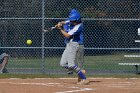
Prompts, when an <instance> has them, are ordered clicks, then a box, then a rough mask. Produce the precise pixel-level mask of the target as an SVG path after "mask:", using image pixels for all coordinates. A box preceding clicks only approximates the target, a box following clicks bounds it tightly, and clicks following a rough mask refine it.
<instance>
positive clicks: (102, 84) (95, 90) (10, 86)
mask: <svg viewBox="0 0 140 93" xmlns="http://www.w3.org/2000/svg"><path fill="white" fill-rule="evenodd" d="M89 81H90V83H89V85H77V84H76V82H77V79H76V78H43V79H42V78H41V79H40V78H36V79H16V78H11V79H0V93H140V79H139V78H89Z"/></svg>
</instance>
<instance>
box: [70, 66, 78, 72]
mask: <svg viewBox="0 0 140 93" xmlns="http://www.w3.org/2000/svg"><path fill="white" fill-rule="evenodd" d="M69 68H70V69H72V70H73V71H75V72H76V73H78V72H79V71H80V68H79V67H78V66H70V67H69Z"/></svg>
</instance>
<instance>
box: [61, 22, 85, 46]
mask: <svg viewBox="0 0 140 93" xmlns="http://www.w3.org/2000/svg"><path fill="white" fill-rule="evenodd" d="M65 22H66V24H65V25H64V26H63V27H64V30H65V31H66V32H67V33H68V34H69V35H71V37H70V38H65V43H67V42H69V41H70V40H71V39H72V41H73V42H78V43H79V44H81V45H82V44H83V41H84V36H83V23H79V24H78V25H72V24H71V23H70V21H69V20H67V21H65Z"/></svg>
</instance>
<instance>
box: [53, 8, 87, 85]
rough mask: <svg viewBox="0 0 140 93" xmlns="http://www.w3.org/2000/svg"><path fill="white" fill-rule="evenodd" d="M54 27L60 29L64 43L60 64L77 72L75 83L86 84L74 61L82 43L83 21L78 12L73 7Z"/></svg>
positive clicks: (82, 73)
mask: <svg viewBox="0 0 140 93" xmlns="http://www.w3.org/2000/svg"><path fill="white" fill-rule="evenodd" d="M55 27H56V28H57V29H59V30H60V31H61V33H62V35H63V36H64V37H65V41H64V42H65V43H66V48H65V50H64V52H63V54H62V58H61V61H60V65H61V66H62V67H64V68H66V69H68V70H72V71H74V72H76V73H77V75H78V78H79V79H80V81H79V82H78V83H77V84H82V85H85V84H88V83H89V81H88V80H87V78H86V76H85V74H84V72H83V71H82V70H81V69H80V67H78V65H77V64H76V63H75V61H76V57H77V53H78V51H79V49H80V48H81V47H80V46H81V45H83V23H82V21H81V16H80V13H79V12H78V11H77V10H75V9H73V10H71V12H70V14H69V18H68V20H66V21H62V22H59V23H58V24H57V25H55Z"/></svg>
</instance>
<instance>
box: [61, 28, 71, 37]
mask: <svg viewBox="0 0 140 93" xmlns="http://www.w3.org/2000/svg"><path fill="white" fill-rule="evenodd" d="M60 31H61V33H62V34H63V36H64V37H66V38H70V37H71V35H70V34H68V33H67V32H66V31H65V30H64V29H60Z"/></svg>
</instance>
